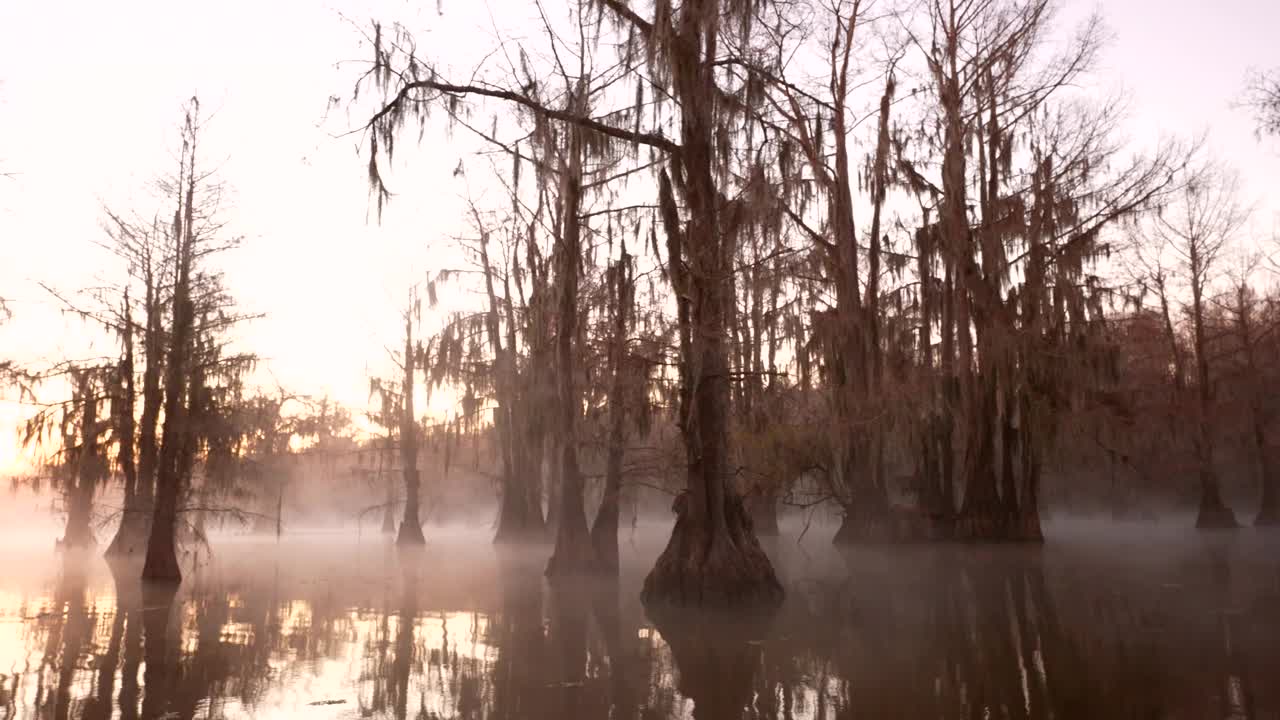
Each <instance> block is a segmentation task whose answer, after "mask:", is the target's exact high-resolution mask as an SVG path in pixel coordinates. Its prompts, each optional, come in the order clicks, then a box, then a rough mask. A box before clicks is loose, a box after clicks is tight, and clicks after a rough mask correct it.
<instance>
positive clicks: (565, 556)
mask: <svg viewBox="0 0 1280 720" xmlns="http://www.w3.org/2000/svg"><path fill="white" fill-rule="evenodd" d="M568 160H569V167H568V168H567V169H566V172H565V174H564V178H563V186H562V187H563V190H562V196H561V202H563V207H562V232H561V236H560V238H559V240H560V273H559V274H560V283H559V284H560V308H559V316H560V317H559V323H558V328H557V331H558V335H557V336H556V351H557V356H558V360H559V363H558V368H557V369H558V370H559V378H558V379H559V381H560V382H559V385H560V423H559V425H560V432H561V434H562V437H563V442H562V447H561V449H560V483H561V484H560V518H559V520H560V521H559V524H558V525H557V526H556V545H555V549H554V550H553V551H552V553H551V559H550V561H548V562H547V575H548V576H549V577H561V576H572V575H578V574H582V573H586V572H591V571H592V570H595V569H596V556H595V548H594V547H592V543H591V534H590V532H589V531H588V530H587V511H586V508H585V507H584V499H583V489H584V488H583V481H582V471H581V469H580V468H579V467H578V435H577V423H578V413H579V411H580V410H581V408H582V398H581V397H580V396H579V395H578V388H577V383H576V370H577V363H576V362H574V352H573V351H574V345H575V343H576V342H577V340H578V337H577V334H578V263H579V262H580V254H581V249H580V247H579V245H580V237H579V236H580V233H581V224H580V220H579V213H580V212H581V204H582V202H581V201H582V140H581V131H580V130H578V129H577V128H576V127H573V128H570V129H569V148H568Z"/></svg>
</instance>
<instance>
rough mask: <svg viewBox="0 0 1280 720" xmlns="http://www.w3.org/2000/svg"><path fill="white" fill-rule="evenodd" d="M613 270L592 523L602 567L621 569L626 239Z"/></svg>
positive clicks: (628, 259) (628, 273)
mask: <svg viewBox="0 0 1280 720" xmlns="http://www.w3.org/2000/svg"><path fill="white" fill-rule="evenodd" d="M614 267H615V271H614V273H613V283H614V287H613V290H614V291H615V294H614V298H613V303H614V306H613V337H612V338H611V339H610V343H609V364H610V365H611V367H610V370H611V371H612V372H613V378H612V380H611V382H610V384H609V399H608V405H609V447H608V449H607V450H606V455H605V470H604V496H603V497H602V498H601V499H600V509H599V510H597V511H596V519H595V523H594V524H593V525H592V526H591V544H592V545H594V546H595V550H596V560H597V561H598V563H599V566H600V569H602V570H607V571H610V572H614V573H616V572H617V571H618V515H619V500H620V496H621V494H622V460H623V455H624V453H625V451H626V448H625V447H624V446H623V441H624V436H623V430H624V423H625V422H626V417H627V413H626V408H625V407H624V399H623V376H624V373H625V358H626V346H627V316H628V314H629V312H630V308H631V302H632V297H631V293H632V290H631V288H632V279H631V256H629V255H627V241H626V240H625V238H624V239H623V240H622V257H621V259H619V261H618V263H617V265H615V266H614Z"/></svg>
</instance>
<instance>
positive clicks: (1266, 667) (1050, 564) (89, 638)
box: [0, 526, 1280, 720]
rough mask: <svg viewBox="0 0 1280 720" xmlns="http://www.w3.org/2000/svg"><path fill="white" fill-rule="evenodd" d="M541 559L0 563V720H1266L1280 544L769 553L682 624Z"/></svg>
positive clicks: (1082, 533)
mask: <svg viewBox="0 0 1280 720" xmlns="http://www.w3.org/2000/svg"><path fill="white" fill-rule="evenodd" d="M660 549H661V548H660V538H659V537H658V536H657V534H656V533H655V534H654V536H653V537H652V538H649V539H648V540H647V541H646V542H640V543H639V544H635V545H631V546H627V545H624V547H623V555H624V558H623V560H624V568H623V573H622V577H621V580H620V581H619V582H617V583H616V584H611V583H602V584H571V585H569V586H565V587H555V588H553V587H548V586H547V584H546V583H545V582H544V581H543V579H542V575H541V570H542V565H543V562H544V558H545V550H542V551H538V552H528V553H510V552H499V551H497V550H495V549H494V548H493V547H492V546H491V545H490V544H489V543H488V542H487V538H486V537H484V536H482V535H480V534H466V533H457V532H454V533H445V532H444V531H439V532H436V533H435V534H434V537H433V538H432V540H431V541H430V545H429V546H428V548H427V549H426V551H425V552H424V553H422V554H421V555H420V556H413V557H406V556H402V555H398V554H397V553H396V552H395V551H394V550H392V549H390V548H388V547H387V546H385V545H382V544H380V543H378V542H372V541H369V540H368V538H367V537H366V539H365V541H364V542H363V543H356V542H354V541H349V540H340V539H337V538H325V537H323V536H315V537H310V538H307V539H306V540H302V539H294V540H287V541H285V542H284V543H283V544H281V545H277V544H276V543H274V542H266V541H248V540H232V539H226V540H223V541H222V542H219V543H217V544H216V546H215V550H214V553H213V557H212V559H210V560H208V561H205V560H204V559H203V558H202V559H201V563H200V567H199V568H198V569H197V570H195V571H194V572H191V573H189V575H188V577H187V580H186V582H184V583H183V584H182V586H181V588H180V589H179V590H178V591H177V593H176V595H175V594H173V593H172V592H169V593H166V592H163V591H155V590H154V589H149V588H144V587H143V586H142V585H141V583H139V582H138V581H137V580H136V577H137V572H138V568H137V567H123V568H114V567H110V566H108V565H107V563H105V562H104V561H102V560H101V559H99V558H97V557H94V556H89V557H79V558H77V557H74V556H68V557H64V556H61V555H56V554H54V553H53V552H52V551H51V550H49V549H47V548H46V547H45V546H44V544H43V543H41V544H40V546H39V549H36V548H35V547H34V546H33V547H20V546H19V547H13V546H10V547H8V548H7V549H4V550H0V718H50V719H53V720H63V719H69V718H93V719H105V718H127V719H128V718H175V719H176V718H183V719H185V718H242V717H251V718H293V717H298V718H317V719H321V718H396V719H397V720H399V719H403V718H530V719H535V720H536V719H540V718H642V719H645V720H650V719H652V720H659V719H665V718H689V717H694V718H738V717H748V718H786V719H790V718H796V719H800V718H832V719H835V718H1035V719H1040V718H1144V719H1145V718H1280V542H1278V538H1275V537H1268V536H1266V535H1264V534H1260V533H1256V532H1254V531H1251V530H1247V531H1241V532H1240V533H1237V534H1235V535H1234V536H1233V537H1223V536H1199V535H1195V534H1193V533H1192V531H1189V530H1182V529H1180V528H1177V529H1175V528H1154V529H1153V528H1151V527H1141V528H1139V527H1134V528H1128V529H1116V528H1105V529H1104V528H1097V527H1095V528H1086V527H1083V526H1080V527H1074V528H1060V529H1058V530H1057V531H1056V532H1055V533H1054V537H1053V538H1052V540H1051V542H1050V544H1049V545H1047V546H1046V547H1044V548H1043V549H1034V548H1016V547H934V546H927V547H901V548H878V549H871V548H860V549H856V550H845V551H838V550H836V549H834V548H831V547H829V546H828V545H827V544H826V542H825V541H819V540H815V539H814V538H813V537H810V539H808V540H806V542H805V544H804V545H803V546H799V545H797V544H796V543H795V542H794V540H792V539H784V540H782V541H778V542H774V543H772V544H770V546H769V550H770V554H771V555H772V556H773V557H774V559H775V563H776V564H777V565H778V567H779V571H780V573H781V575H782V576H783V578H784V583H785V585H786V586H787V590H788V596H787V602H786V604H785V606H784V607H783V608H782V610H780V611H779V612H778V613H777V614H776V615H775V616H773V617H772V618H770V619H767V620H761V619H759V618H757V619H751V620H748V619H726V618H718V619H716V618H707V617H692V618H683V619H681V618H677V619H674V620H668V621H666V622H664V623H662V624H661V625H660V626H659V627H655V625H654V624H653V623H652V622H651V621H650V620H649V619H647V617H646V615H645V612H644V609H643V608H642V607H641V606H640V604H639V601H638V598H637V596H638V592H639V585H640V583H641V581H642V580H643V574H644V571H645V570H646V569H647V568H648V566H649V564H650V563H651V562H652V559H653V557H654V556H655V555H656V553H657V552H658V551H659V550H660Z"/></svg>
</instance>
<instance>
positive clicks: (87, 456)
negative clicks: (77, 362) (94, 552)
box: [62, 370, 102, 549]
mask: <svg viewBox="0 0 1280 720" xmlns="http://www.w3.org/2000/svg"><path fill="white" fill-rule="evenodd" d="M90 372H91V371H87V370H86V371H81V372H78V373H76V375H78V377H77V378H76V384H77V385H78V388H77V390H76V393H75V403H76V404H77V405H79V406H80V407H79V411H80V441H79V447H78V448H76V449H75V464H74V474H72V475H71V476H70V478H69V480H70V483H69V485H70V487H69V492H68V493H67V527H66V532H65V534H64V535H63V538H62V546H63V547H64V548H68V549H78V548H87V547H91V546H92V545H93V544H94V538H93V528H92V526H91V521H92V519H93V492H94V488H95V486H96V485H97V483H98V478H99V476H100V475H101V474H102V472H101V462H102V460H101V458H100V457H99V456H98V398H97V395H96V393H97V388H96V383H95V382H94V379H93V378H92V377H91V375H90Z"/></svg>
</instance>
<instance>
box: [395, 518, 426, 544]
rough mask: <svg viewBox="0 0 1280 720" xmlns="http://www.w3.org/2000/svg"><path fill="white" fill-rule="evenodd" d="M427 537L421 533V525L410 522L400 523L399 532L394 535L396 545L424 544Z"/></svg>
mask: <svg viewBox="0 0 1280 720" xmlns="http://www.w3.org/2000/svg"><path fill="white" fill-rule="evenodd" d="M426 544H427V538H426V536H425V535H423V534H422V526H421V525H417V524H415V523H411V522H402V523H400V533H399V534H398V535H396V545H426Z"/></svg>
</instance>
